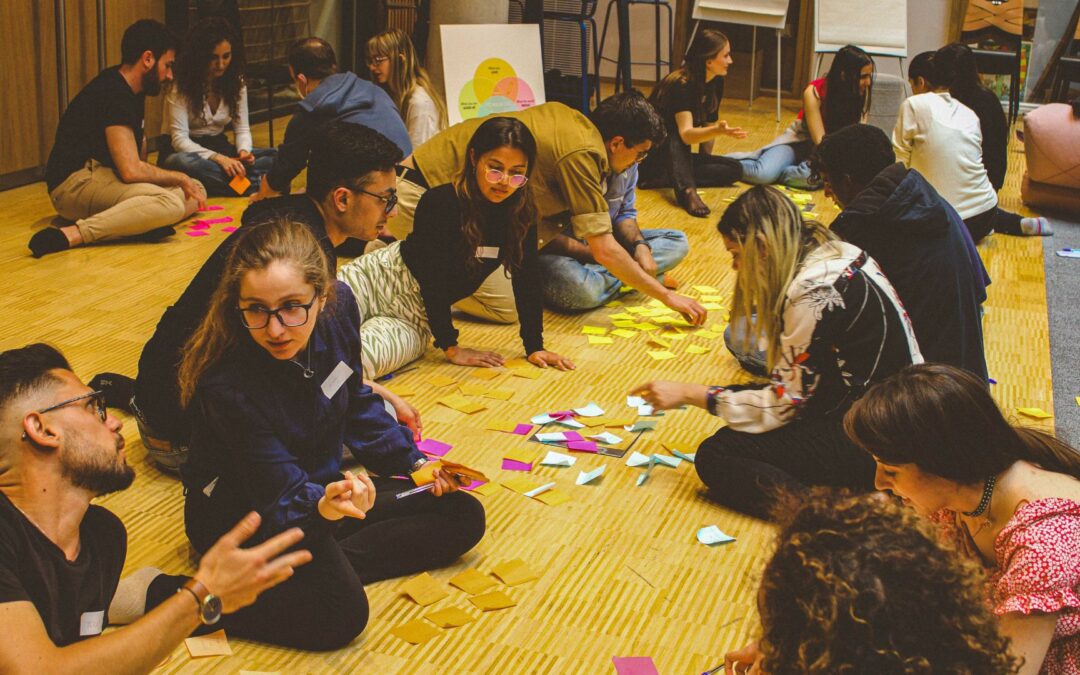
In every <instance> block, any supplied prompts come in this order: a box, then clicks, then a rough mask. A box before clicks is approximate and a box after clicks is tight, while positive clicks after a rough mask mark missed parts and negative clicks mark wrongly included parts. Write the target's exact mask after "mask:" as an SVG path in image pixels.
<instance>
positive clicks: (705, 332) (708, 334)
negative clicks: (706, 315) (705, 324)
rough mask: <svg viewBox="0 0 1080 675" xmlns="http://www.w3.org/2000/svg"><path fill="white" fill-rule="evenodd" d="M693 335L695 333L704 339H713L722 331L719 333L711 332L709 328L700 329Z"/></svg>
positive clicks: (720, 334)
mask: <svg viewBox="0 0 1080 675" xmlns="http://www.w3.org/2000/svg"><path fill="white" fill-rule="evenodd" d="M694 335H696V336H698V337H703V338H705V339H706V340H715V339H716V338H718V337H720V336H722V335H723V333H722V332H721V333H715V332H713V331H711V330H700V331H698V332H697V333H694Z"/></svg>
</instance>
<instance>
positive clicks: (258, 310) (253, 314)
mask: <svg viewBox="0 0 1080 675" xmlns="http://www.w3.org/2000/svg"><path fill="white" fill-rule="evenodd" d="M318 299H319V294H318V293H316V294H315V297H314V298H312V299H311V302H308V303H306V304H303V305H301V304H294V303H289V304H286V305H285V306H284V307H277V308H275V309H269V308H267V307H260V306H259V305H248V306H247V307H237V308H236V309H237V311H239V312H240V322H241V323H243V324H244V328H249V329H251V330H256V329H259V328H266V327H267V326H268V325H270V317H271V316H276V317H277V320H278V323H280V324H281V325H282V326H285V327H286V328H296V327H297V326H303V325H304V324H305V323H307V322H308V312H309V310H310V309H311V306H312V305H314V304H315V301H316V300H318Z"/></svg>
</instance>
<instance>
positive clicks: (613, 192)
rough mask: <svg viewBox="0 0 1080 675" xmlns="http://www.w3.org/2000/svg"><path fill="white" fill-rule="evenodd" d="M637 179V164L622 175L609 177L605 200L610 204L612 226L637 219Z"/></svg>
mask: <svg viewBox="0 0 1080 675" xmlns="http://www.w3.org/2000/svg"><path fill="white" fill-rule="evenodd" d="M637 179H638V165H637V164H632V165H631V166H630V168H629V169H627V170H626V171H623V172H622V173H612V174H609V175H608V178H607V190H606V191H605V192H604V199H606V200H607V203H608V213H610V214H611V222H612V224H615V223H618V222H620V221H623V220H626V219H627V218H633V219H635V220H636V219H637V206H636V202H637Z"/></svg>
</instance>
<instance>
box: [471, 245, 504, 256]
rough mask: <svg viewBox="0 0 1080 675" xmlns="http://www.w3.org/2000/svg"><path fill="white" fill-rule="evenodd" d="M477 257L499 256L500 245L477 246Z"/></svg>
mask: <svg viewBox="0 0 1080 675" xmlns="http://www.w3.org/2000/svg"><path fill="white" fill-rule="evenodd" d="M476 257H477V258H498V257H499V247H498V246H477V247H476Z"/></svg>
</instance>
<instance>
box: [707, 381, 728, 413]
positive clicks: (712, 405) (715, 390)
mask: <svg viewBox="0 0 1080 675" xmlns="http://www.w3.org/2000/svg"><path fill="white" fill-rule="evenodd" d="M722 391H724V388H723V387H709V391H708V393H706V394H705V409H706V410H708V411H709V414H710V415H716V416H719V415H720V413H718V412H716V397H717V396H719V395H720V392H722Z"/></svg>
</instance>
